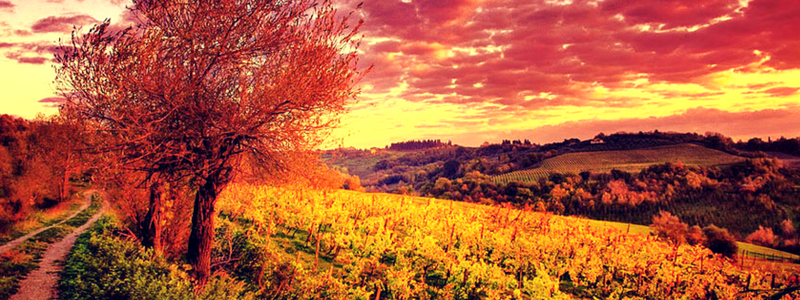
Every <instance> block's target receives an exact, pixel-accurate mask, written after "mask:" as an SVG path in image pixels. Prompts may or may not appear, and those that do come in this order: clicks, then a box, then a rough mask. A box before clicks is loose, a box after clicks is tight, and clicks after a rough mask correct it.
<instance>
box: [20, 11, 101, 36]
mask: <svg viewBox="0 0 800 300" xmlns="http://www.w3.org/2000/svg"><path fill="white" fill-rule="evenodd" d="M93 23H97V20H95V18H92V17H91V16H89V15H75V16H50V17H47V18H44V19H40V20H38V21H36V22H35V23H33V26H31V30H32V31H33V32H34V33H45V32H61V33H68V32H71V31H72V28H73V26H83V25H87V24H93Z"/></svg>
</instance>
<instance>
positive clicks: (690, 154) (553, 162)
mask: <svg viewBox="0 0 800 300" xmlns="http://www.w3.org/2000/svg"><path fill="white" fill-rule="evenodd" d="M743 160H744V159H743V158H741V157H738V156H733V155H730V154H727V153H724V152H722V151H718V150H713V149H709V148H706V147H703V146H698V145H694V144H679V145H670V146H661V147H653V148H647V149H639V150H625V151H600V152H578V153H567V154H564V155H560V156H556V157H553V158H550V159H546V160H544V161H543V162H542V164H541V166H539V167H538V168H535V169H530V170H522V171H516V172H510V173H506V174H501V175H497V176H494V177H492V178H493V179H494V181H495V182H496V183H503V184H505V183H509V182H512V181H521V182H530V181H538V180H539V179H541V178H547V177H548V176H549V174H550V173H575V174H578V173H580V172H583V171H589V172H594V173H608V172H610V171H611V170H613V169H616V170H620V171H626V172H630V173H636V172H639V171H641V170H642V169H644V168H647V167H648V166H651V165H655V164H664V163H668V162H670V163H677V162H681V163H683V164H684V165H687V166H716V165H725V164H731V163H736V162H740V161H743Z"/></svg>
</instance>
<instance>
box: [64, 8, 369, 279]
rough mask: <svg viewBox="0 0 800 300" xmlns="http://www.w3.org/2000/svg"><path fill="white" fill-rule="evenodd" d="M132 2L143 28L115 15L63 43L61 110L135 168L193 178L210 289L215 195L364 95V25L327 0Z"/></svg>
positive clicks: (191, 246)
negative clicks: (115, 20) (243, 170)
mask: <svg viewBox="0 0 800 300" xmlns="http://www.w3.org/2000/svg"><path fill="white" fill-rule="evenodd" d="M131 10H132V12H133V14H134V15H135V16H136V17H137V18H138V19H139V20H140V24H139V25H137V26H136V27H134V28H128V29H125V30H122V31H119V32H113V30H110V29H109V22H108V21H106V22H104V23H102V24H99V25H97V26H95V27H93V28H92V29H91V30H90V31H89V32H88V33H87V34H85V35H78V34H73V38H72V41H71V43H70V44H68V45H63V46H62V47H61V53H60V54H58V55H57V57H56V58H57V61H58V63H59V65H58V66H57V77H56V83H57V86H58V87H59V91H60V93H61V94H62V95H63V96H64V97H65V98H67V100H66V102H65V104H64V106H63V107H62V111H61V112H62V114H63V115H65V116H68V117H70V118H71V119H73V120H77V121H78V122H79V123H80V124H82V125H83V126H85V127H86V128H87V129H89V130H91V131H94V132H96V133H98V134H99V135H101V136H103V138H101V139H98V140H99V141H101V142H99V143H97V144H96V145H95V148H96V149H99V151H101V152H105V153H113V154H114V157H115V159H117V160H119V162H121V163H122V164H124V165H125V166H128V167H130V168H132V169H136V170H138V171H143V172H145V173H147V174H150V175H151V176H156V175H159V174H161V175H168V176H169V177H170V178H173V179H176V180H183V179H188V180H190V181H191V182H192V184H193V186H194V187H195V189H196V193H195V197H194V198H195V199H194V212H193V214H192V226H191V234H190V236H189V241H188V253H187V259H188V260H189V263H191V264H192V265H193V266H194V270H195V272H196V274H195V276H196V278H197V279H198V282H199V284H200V285H203V284H205V282H206V281H207V279H208V277H209V275H210V254H211V248H212V243H213V229H214V220H213V217H214V205H215V203H216V199H217V195H218V194H219V193H220V192H221V191H222V190H223V189H224V188H225V186H226V185H227V184H228V183H229V182H230V181H231V179H232V177H233V175H234V172H235V171H236V170H237V169H238V168H239V166H240V164H241V162H242V161H243V159H244V158H245V157H246V158H247V160H248V161H251V162H257V163H258V166H260V167H261V168H262V169H261V170H262V171H263V172H266V173H269V174H273V175H274V174H280V173H281V172H285V171H287V170H292V169H293V159H294V158H295V157H296V156H297V155H302V154H304V153H309V152H310V150H312V149H313V148H314V147H315V146H316V145H318V144H319V143H320V142H321V141H322V139H323V138H324V137H325V133H327V132H328V131H327V129H330V128H332V126H335V125H336V124H337V121H338V119H339V116H340V114H341V113H343V112H344V111H345V105H346V104H347V102H348V101H349V100H352V99H354V97H355V96H356V95H357V92H358V91H357V89H356V87H355V86H356V83H357V82H358V80H359V79H360V78H361V76H362V74H363V73H364V72H362V71H361V70H360V69H359V68H358V66H357V64H358V61H357V60H358V59H357V55H356V50H357V48H358V44H359V40H360V37H359V36H357V32H358V27H359V25H360V22H359V25H356V26H350V21H349V20H348V19H349V16H350V15H345V16H341V15H338V14H337V11H336V9H335V8H334V6H333V4H332V3H331V2H330V1H324V0H323V2H319V1H317V0H286V1H264V0H214V1H201V0H183V1H177V0H172V1H171V0H135V1H134V3H133V6H132V7H131ZM154 194H155V193H154Z"/></svg>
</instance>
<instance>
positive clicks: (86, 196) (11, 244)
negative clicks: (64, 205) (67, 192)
mask: <svg viewBox="0 0 800 300" xmlns="http://www.w3.org/2000/svg"><path fill="white" fill-rule="evenodd" d="M94 193H95V191H94V190H88V191H85V192H83V197H84V199H86V201H85V202H84V203H83V204H82V205H81V207H80V208H78V209H77V210H76V211H75V212H74V213H72V214H71V215H69V216H68V217H66V218H64V220H63V221H61V222H58V223H56V224H53V225H50V226H45V227H42V228H39V229H36V230H34V231H33V232H31V233H28V234H26V235H23V236H21V237H19V238H17V239H15V240H13V241H10V242H8V243H6V244H5V245H2V246H0V253H3V252H6V251H8V250H11V249H13V248H14V247H16V246H17V245H19V244H20V243H22V242H24V241H25V240H27V239H29V238H31V237H32V236H34V235H36V234H38V233H40V232H42V231H45V230H47V229H50V228H51V227H53V226H58V225H61V224H62V223H64V222H66V221H67V220H69V219H72V218H73V217H75V216H77V215H78V214H79V213H81V212H82V211H83V210H85V209H87V208H89V205H90V204H92V194H94Z"/></svg>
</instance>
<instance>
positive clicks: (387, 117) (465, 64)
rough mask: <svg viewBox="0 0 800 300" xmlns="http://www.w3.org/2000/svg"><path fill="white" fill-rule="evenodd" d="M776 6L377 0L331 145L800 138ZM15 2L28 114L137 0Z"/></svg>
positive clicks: (9, 11)
mask: <svg viewBox="0 0 800 300" xmlns="http://www.w3.org/2000/svg"><path fill="white" fill-rule="evenodd" d="M516 1H521V2H520V3H519V5H516V4H515V3H516ZM764 1H765V0H753V1H738V5H732V4H730V3H727V2H726V1H722V0H720V1H712V2H714V3H711V4H702V5H701V4H695V3H694V2H692V3H690V2H687V1H678V2H681V4H674V3H669V4H662V5H657V4H653V3H630V2H625V1H620V0H607V1H604V2H591V3H584V2H580V1H547V2H545V3H529V2H525V1H522V0H512V1H499V0H494V1H493V0H486V1H475V0H459V1H454V2H453V3H450V4H448V5H444V6H443V5H440V4H436V3H432V2H430V1H421V0H409V1H400V0H386V1H378V2H368V3H365V5H364V9H363V10H361V11H358V12H357V15H358V16H360V17H361V18H363V19H364V20H365V25H364V27H363V31H364V33H365V36H366V37H365V40H364V43H363V45H362V48H361V49H359V53H361V55H362V62H364V65H365V66H366V65H367V64H373V65H374V67H375V68H374V70H373V71H372V73H371V74H369V75H368V76H367V77H366V78H365V79H364V81H363V82H362V83H361V88H362V94H361V96H360V97H359V101H358V103H355V104H353V105H351V107H350V112H349V113H348V114H346V115H344V116H342V122H341V125H340V127H339V128H337V129H335V130H334V132H333V134H332V141H331V142H330V144H329V145H327V146H329V147H333V146H355V147H359V148H368V147H373V146H376V147H382V146H384V145H387V144H389V143H392V142H397V141H401V140H409V139H428V138H434V139H442V140H452V141H453V142H454V143H457V144H462V145H468V146H477V145H479V144H481V143H483V142H484V141H490V142H498V141H500V140H502V139H530V140H531V141H534V142H539V143H544V142H551V141H559V140H563V139H565V138H571V137H577V138H582V139H586V138H590V137H592V136H594V135H595V134H597V133H599V132H605V133H612V132H616V131H640V130H641V131H651V130H655V129H658V130H661V131H694V132H699V133H704V132H706V131H714V132H721V133H723V134H726V135H729V136H731V137H733V138H734V139H747V138H750V137H762V138H766V137H768V136H771V137H778V136H787V137H796V136H800V121H798V120H796V119H800V118H796V117H794V116H796V115H797V114H798V113H800V97H799V96H798V95H800V94H798V90H800V61H798V60H797V59H796V57H800V52H798V50H792V49H798V48H800V38H798V37H796V36H794V35H792V34H791V33H789V32H786V30H787V29H786V28H793V27H792V26H793V25H797V21H794V18H782V16H784V15H785V14H780V12H781V11H793V10H800V4H794V3H788V2H787V3H781V4H780V5H778V6H776V7H771V6H769V4H766V3H764ZM4 2H7V3H8V4H7V5H4V6H0V16H1V17H0V38H2V41H0V68H2V70H3V72H2V73H0V74H1V75H0V89H2V90H3V91H4V92H5V94H4V97H3V98H2V100H1V101H0V103H2V110H0V113H4V114H12V115H17V116H21V117H25V118H33V117H35V116H36V115H37V114H40V113H42V114H53V113H56V110H55V109H53V108H52V106H53V104H52V102H50V101H51V100H48V101H45V102H43V103H40V102H39V101H40V100H42V99H47V98H51V97H54V96H55V95H53V87H52V85H51V81H52V80H53V77H54V73H53V70H52V68H51V67H50V65H51V64H52V62H51V61H44V62H43V61H42V60H45V59H46V58H49V57H52V50H51V48H49V47H48V46H50V47H51V46H53V45H55V43H56V41H57V39H59V38H62V39H65V38H68V35H69V32H68V31H64V30H63V28H64V26H67V28H69V24H70V22H73V23H74V22H80V23H81V24H78V25H84V26H85V27H88V26H90V25H91V23H92V22H90V21H92V20H93V21H97V20H102V19H105V18H111V19H112V22H117V21H119V20H121V19H124V14H123V13H124V6H125V5H126V4H128V3H127V2H125V1H119V0H107V1H103V0H86V1H77V0H64V1H63V2H61V3H57V2H30V1H21V0H4ZM357 2H358V1H351V0H342V1H339V2H337V5H338V6H340V7H341V8H342V10H346V9H347V8H348V7H354V6H355V4H357ZM683 2H686V3H683ZM523 4H524V5H523ZM781 6H782V7H781ZM3 7H4V8H3ZM586 12H590V13H586ZM759 16H760V17H759ZM525 18H527V19H525ZM523 21H524V22H523ZM736 26H747V27H748V28H750V30H748V31H743V30H738V31H737V30H731V29H729V28H737V27H736Z"/></svg>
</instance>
